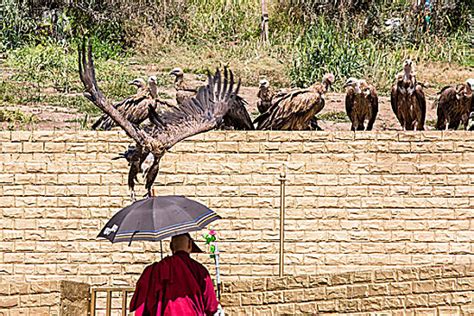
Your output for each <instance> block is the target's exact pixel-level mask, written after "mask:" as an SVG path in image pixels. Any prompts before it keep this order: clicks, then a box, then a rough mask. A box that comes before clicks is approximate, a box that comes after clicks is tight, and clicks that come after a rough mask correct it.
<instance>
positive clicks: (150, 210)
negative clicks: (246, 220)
mask: <svg viewBox="0 0 474 316" xmlns="http://www.w3.org/2000/svg"><path fill="white" fill-rule="evenodd" d="M220 218H221V217H220V216H219V215H217V214H216V213H215V212H214V211H213V210H211V209H209V208H208V207H207V206H205V205H203V204H201V203H199V202H196V201H193V200H190V199H188V198H185V197H184V196H175V195H170V196H157V197H150V198H147V199H143V200H139V201H136V202H134V203H133V204H132V205H130V206H127V207H125V208H124V209H122V210H120V211H118V212H117V213H116V214H115V215H114V216H113V217H112V218H111V219H110V220H109V221H108V223H107V224H106V225H105V227H104V228H103V229H102V230H101V232H100V233H99V235H98V236H97V237H98V238H106V239H108V240H110V241H111V242H113V243H116V242H131V241H132V240H149V241H158V240H162V239H165V238H167V237H172V236H176V235H181V234H184V233H188V232H192V231H196V230H201V229H203V228H204V227H206V225H208V224H209V223H211V222H213V221H215V220H217V219H220Z"/></svg>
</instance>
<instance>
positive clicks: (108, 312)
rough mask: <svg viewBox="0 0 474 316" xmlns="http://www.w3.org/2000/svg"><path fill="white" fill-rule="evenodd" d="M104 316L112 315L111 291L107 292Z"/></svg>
mask: <svg viewBox="0 0 474 316" xmlns="http://www.w3.org/2000/svg"><path fill="white" fill-rule="evenodd" d="M105 308H106V309H105V315H106V316H111V315H112V290H107V304H106V307H105Z"/></svg>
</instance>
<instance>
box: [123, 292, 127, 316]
mask: <svg viewBox="0 0 474 316" xmlns="http://www.w3.org/2000/svg"><path fill="white" fill-rule="evenodd" d="M127 294H128V292H127V291H126V290H122V316H127Z"/></svg>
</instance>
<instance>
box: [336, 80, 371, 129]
mask: <svg viewBox="0 0 474 316" xmlns="http://www.w3.org/2000/svg"><path fill="white" fill-rule="evenodd" d="M344 87H345V88H346V113H347V116H349V119H350V120H351V123H352V125H351V130H353V131H356V130H357V131H363V130H366V131H371V130H372V127H373V126H374V123H375V119H376V118H377V113H378V111H379V99H378V96H377V91H376V90H375V87H374V86H372V85H370V84H368V83H367V82H366V81H365V80H363V79H356V78H349V79H347V81H346V84H345V85H344ZM365 121H367V128H366V127H365Z"/></svg>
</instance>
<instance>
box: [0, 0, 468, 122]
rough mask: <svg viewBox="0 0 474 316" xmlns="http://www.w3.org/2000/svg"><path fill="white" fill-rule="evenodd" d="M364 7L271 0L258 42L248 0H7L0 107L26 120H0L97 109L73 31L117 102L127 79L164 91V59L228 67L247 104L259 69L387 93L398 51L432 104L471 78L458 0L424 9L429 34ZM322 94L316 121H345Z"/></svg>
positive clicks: (410, 21)
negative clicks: (87, 39)
mask: <svg viewBox="0 0 474 316" xmlns="http://www.w3.org/2000/svg"><path fill="white" fill-rule="evenodd" d="M40 2H41V1H40ZM40 2H39V3H40ZM92 2H93V3H94V1H92ZM368 2H369V3H371V6H370V7H364V5H363V4H358V2H357V1H343V2H341V1H336V5H335V6H334V7H332V6H326V7H316V6H311V5H309V4H307V3H308V2H303V3H300V4H298V3H296V4H294V5H291V4H288V3H286V2H282V1H271V2H270V4H271V5H270V7H269V15H270V30H271V38H270V43H269V44H268V45H263V44H262V43H261V42H260V35H259V25H260V19H261V17H260V13H261V12H260V1H258V0H241V1H228V0H227V1H224V0H212V1H203V0H187V1H151V2H150V3H148V5H147V6H144V5H141V4H140V3H141V2H132V3H130V2H126V3H125V2H124V3H121V2H119V4H118V5H117V2H116V1H115V2H114V5H113V6H111V5H107V2H105V3H106V4H104V5H102V6H101V7H100V8H99V5H97V6H96V7H94V6H92V9H91V10H88V11H87V10H83V9H82V8H81V7H80V6H78V5H76V6H70V7H68V6H64V5H63V6H61V1H56V3H59V4H58V5H57V7H58V8H59V9H58V10H57V11H51V10H49V11H48V10H47V8H46V9H45V7H43V8H38V10H36V11H35V10H27V9H25V8H24V7H21V6H19V1H18V0H6V2H5V3H6V4H5V6H4V7H3V11H1V12H2V14H3V15H4V16H5V17H6V18H7V20H6V21H8V23H6V24H4V25H3V28H2V29H1V30H0V33H1V35H2V37H1V43H0V50H1V51H2V55H3V56H4V57H3V59H2V58H0V69H1V77H2V81H1V82H0V109H2V110H3V111H4V112H5V111H10V112H11V111H13V112H15V111H17V112H18V111H19V112H22V113H23V114H24V116H25V118H27V119H23V118H22V119H18V121H15V122H14V123H12V122H7V120H5V119H4V120H3V121H4V122H3V123H0V124H2V126H3V127H5V128H12V129H17V128H31V127H36V128H88V125H89V122H90V121H91V119H92V118H93V117H94V116H96V115H97V114H98V112H97V109H96V108H94V107H93V106H92V105H91V104H89V103H88V101H87V100H85V99H84V98H83V97H82V96H81V95H80V92H81V91H82V90H81V85H80V83H79V80H78V76H77V69H76V56H75V45H76V43H77V42H78V40H80V38H81V36H82V35H83V34H84V33H85V34H87V35H88V36H91V37H92V39H93V42H94V51H95V52H96V54H97V68H98V74H99V77H100V80H101V83H100V84H101V87H102V88H103V90H104V91H105V93H106V94H107V95H108V96H109V97H110V98H111V99H116V100H118V99H120V98H123V97H125V96H127V95H129V94H130V93H132V91H133V90H132V89H131V88H130V87H129V86H128V85H127V84H126V83H127V82H128V81H129V80H131V79H133V78H135V77H138V76H142V77H146V76H149V75H151V74H155V75H157V77H158V80H159V84H160V86H161V87H162V89H161V95H162V96H164V97H172V89H171V78H170V77H169V76H168V75H167V72H168V71H169V70H170V69H171V68H173V67H175V66H181V67H182V68H183V69H184V70H185V71H187V72H188V73H190V78H195V79H196V78H197V79H199V77H198V76H199V74H203V73H204V72H205V71H206V70H207V69H209V68H214V67H215V66H216V65H224V64H228V65H230V66H231V67H232V68H233V69H234V70H235V71H236V73H237V74H238V75H239V76H240V77H241V78H242V79H243V82H244V85H246V86H247V87H249V88H246V89H244V96H245V97H247V98H248V99H249V101H250V104H251V105H253V104H254V103H255V95H256V92H255V89H254V88H250V87H251V86H255V85H256V83H257V82H258V80H259V78H261V77H262V76H265V77H267V78H268V79H269V80H270V81H271V83H272V84H273V85H274V86H277V87H287V86H289V85H298V86H305V85H308V84H309V83H311V82H313V81H314V80H319V78H321V76H322V74H323V73H324V72H326V71H332V72H334V73H335V74H336V76H337V79H338V80H337V82H336V86H335V89H336V91H339V92H342V91H341V84H342V82H343V81H344V80H345V79H346V78H347V77H348V76H359V77H365V78H367V79H368V80H369V81H371V82H374V83H375V85H376V86H377V87H378V89H379V90H380V91H381V92H382V94H386V93H387V91H388V87H389V86H390V84H391V82H392V80H393V75H394V74H395V73H396V72H397V71H399V68H400V63H401V61H402V60H403V59H404V58H406V57H408V56H410V57H411V58H414V59H415V60H416V62H417V64H418V67H417V72H418V75H419V79H420V80H421V81H424V82H427V83H429V85H430V89H429V91H428V95H429V97H430V98H431V99H432V98H433V96H434V95H435V93H436V91H437V89H438V88H440V87H441V86H444V85H447V84H452V83H457V82H462V81H464V80H465V79H466V78H467V77H473V67H474V59H473V58H474V57H473V49H472V46H470V44H472V43H470V40H471V39H470V38H469V32H468V30H469V27H470V23H471V21H470V20H469V19H470V17H471V16H472V14H471V13H470V12H469V11H468V7H467V5H466V4H463V2H462V1H453V2H452V3H453V5H455V9H456V10H458V11H459V12H457V11H456V12H457V13H455V14H452V16H450V15H446V16H442V15H441V14H440V12H442V11H441V9H440V8H438V7H435V8H433V21H432V25H431V27H432V28H431V30H430V31H426V30H423V27H422V25H420V23H419V19H418V20H417V18H419V17H418V16H416V15H413V13H411V7H410V2H412V1H408V0H397V1H385V0H378V1H376V0H373V1H368ZM21 3H23V2H21ZM364 3H365V2H364ZM5 8H6V10H5ZM341 8H342V9H341ZM37 11H41V12H42V13H41V14H38V12H37ZM52 12H56V13H54V14H53V13H52ZM58 12H59V13H58ZM48 14H49V15H48ZM53 16H55V18H53ZM124 16H125V17H127V19H124V18H123V17H124ZM130 17H131V18H130ZM394 17H395V18H396V17H398V18H402V20H403V23H402V25H401V26H400V27H399V28H397V29H394V30H388V29H387V28H386V27H385V25H384V22H385V21H386V20H387V19H389V18H394ZM453 17H455V18H456V19H454V18H453ZM8 18H9V19H8ZM128 18H130V19H128ZM53 22H54V23H53ZM19 30H23V31H19ZM333 96H334V100H335V102H336V103H335V104H333V105H332V106H331V105H329V106H327V109H326V111H325V112H326V113H328V114H326V116H325V119H326V120H327V121H328V122H332V123H334V124H332V123H331V124H326V126H327V127H328V128H345V125H344V127H343V126H342V125H341V124H347V123H344V122H342V118H341V114H340V113H338V112H340V111H343V108H341V109H339V107H338V106H337V104H338V103H339V102H342V99H343V97H342V95H339V94H334V95H333ZM251 110H252V109H251ZM382 111H388V107H387V109H385V108H383V109H382ZM10 112H8V113H10ZM332 112H335V113H336V114H332ZM5 113H7V112H5ZM387 113H389V112H387ZM382 116H383V115H382ZM13 117H18V116H13ZM30 117H31V119H30ZM387 118H388V119H390V116H389V115H388V114H387ZM9 120H11V119H9ZM389 123H390V122H389ZM383 126H390V124H384V125H383ZM383 126H382V127H383Z"/></svg>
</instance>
